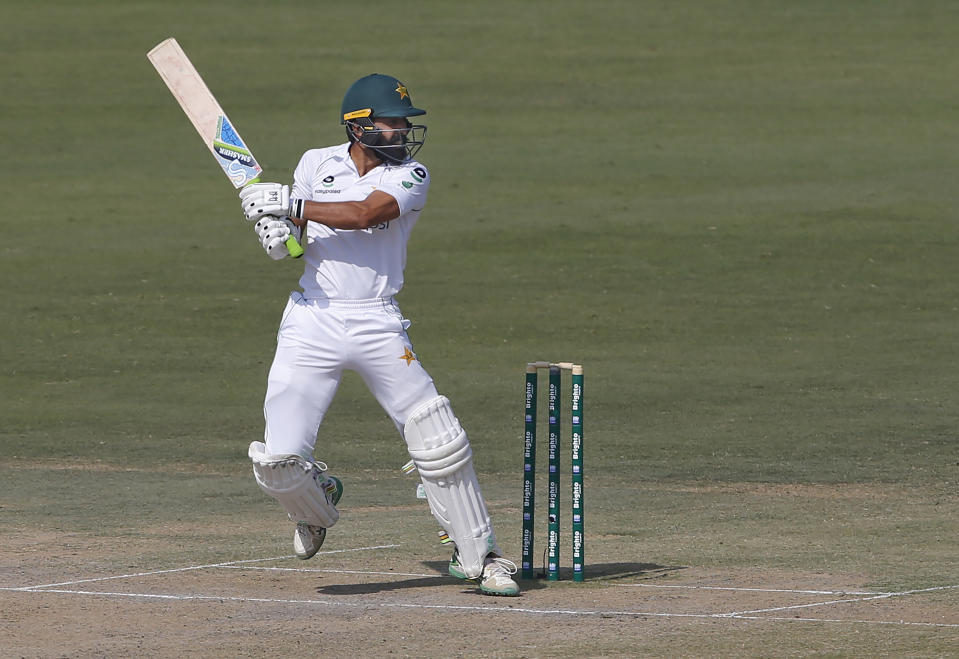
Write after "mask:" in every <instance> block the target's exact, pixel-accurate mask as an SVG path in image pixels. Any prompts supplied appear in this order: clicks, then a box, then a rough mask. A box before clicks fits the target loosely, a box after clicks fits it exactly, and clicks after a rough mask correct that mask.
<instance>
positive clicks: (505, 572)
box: [449, 551, 519, 597]
mask: <svg viewBox="0 0 959 659" xmlns="http://www.w3.org/2000/svg"><path fill="white" fill-rule="evenodd" d="M449 573H450V576H451V577H456V578H457V579H468V577H467V576H466V572H465V571H464V570H463V566H462V565H460V561H459V554H457V553H456V552H455V551H454V552H453V557H452V558H450V565H449ZM514 574H516V564H515V563H514V562H513V561H510V560H507V559H505V558H503V557H501V556H497V555H496V554H489V555H488V556H487V557H486V560H485V561H483V572H482V574H481V575H480V576H479V582H480V586H479V588H480V591H482V592H483V593H485V594H487V595H502V596H505V597H515V596H516V595H519V584H517V583H516V582H515V581H513V578H512V575H514Z"/></svg>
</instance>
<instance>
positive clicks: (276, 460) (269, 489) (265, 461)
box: [249, 442, 340, 529]
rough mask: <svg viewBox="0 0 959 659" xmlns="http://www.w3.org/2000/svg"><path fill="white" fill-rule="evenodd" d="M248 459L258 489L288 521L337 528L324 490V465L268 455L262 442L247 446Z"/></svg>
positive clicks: (333, 509) (334, 514) (330, 504)
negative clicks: (269, 497) (278, 507)
mask: <svg viewBox="0 0 959 659" xmlns="http://www.w3.org/2000/svg"><path fill="white" fill-rule="evenodd" d="M249 456H250V460H252V461H253V475H254V476H255V477H256V482H257V485H259V486H260V489H262V490H263V491H264V492H266V493H267V494H269V495H270V496H271V497H273V498H274V499H276V500H277V501H279V502H280V505H282V506H283V508H284V509H286V512H287V513H289V515H290V519H291V520H293V521H294V522H306V523H307V524H310V525H312V526H321V527H323V528H324V529H328V528H330V527H331V526H333V525H334V524H336V520H338V519H339V518H340V513H339V512H338V511H337V510H336V507H335V506H334V505H333V503H332V501H330V497H329V494H328V493H327V489H326V487H325V485H326V476H325V472H326V465H325V464H323V463H322V462H310V461H309V460H304V459H303V458H302V457H300V456H298V455H270V454H269V453H267V452H266V444H264V443H263V442H253V443H252V444H250V450H249Z"/></svg>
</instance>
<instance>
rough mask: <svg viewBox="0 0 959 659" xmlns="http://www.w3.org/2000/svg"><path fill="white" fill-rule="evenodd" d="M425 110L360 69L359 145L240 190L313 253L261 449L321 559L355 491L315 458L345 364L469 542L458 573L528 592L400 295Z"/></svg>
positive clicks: (261, 476)
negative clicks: (340, 507) (340, 508)
mask: <svg viewBox="0 0 959 659" xmlns="http://www.w3.org/2000/svg"><path fill="white" fill-rule="evenodd" d="M424 114H426V112H425V110H421V109H419V108H417V107H414V106H413V103H412V99H411V98H410V92H409V90H408V89H407V87H406V85H404V84H403V83H402V82H400V81H399V80H397V79H396V78H393V77H391V76H387V75H381V74H378V73H375V74H372V75H368V76H365V77H363V78H360V79H359V80H357V81H356V82H354V83H353V85H352V86H350V88H349V89H348V90H347V92H346V95H345V96H344V98H343V104H342V108H341V114H340V116H341V123H342V124H343V125H344V126H345V127H346V136H347V138H348V141H347V142H346V143H344V144H340V145H338V146H331V147H327V148H322V149H310V150H308V151H307V152H306V153H304V154H303V157H302V158H301V159H300V162H299V164H298V165H297V167H296V170H295V171H294V173H293V186H292V188H290V187H289V186H287V185H281V184H279V183H256V184H253V185H248V186H247V187H245V188H244V189H243V190H242V192H241V193H240V199H241V202H242V206H243V212H244V214H245V216H246V219H248V220H249V221H250V222H253V223H254V228H255V230H256V234H257V237H258V238H259V240H260V243H261V244H262V246H263V249H265V250H266V253H267V254H268V255H269V256H270V257H271V258H273V259H282V258H284V257H286V256H288V255H289V251H288V249H287V246H286V241H287V239H288V238H289V237H290V236H291V235H293V236H295V237H296V238H297V239H298V240H299V241H300V243H301V244H302V246H303V248H304V250H305V253H304V257H303V260H304V269H303V276H302V277H301V278H300V282H299V283H300V288H301V289H302V292H300V291H294V292H293V293H291V294H290V297H289V301H288V302H287V304H286V309H285V310H284V311H283V317H282V320H281V322H280V329H279V333H278V335H277V346H276V355H275V357H274V360H273V365H272V367H271V369H270V375H269V380H268V383H267V391H266V399H265V404H264V416H265V419H266V430H265V433H264V441H262V442H258V441H257V442H253V443H252V444H250V450H249V456H250V459H251V460H252V461H253V473H254V475H255V477H256V481H257V483H258V484H259V486H260V487H261V488H262V489H263V491H264V492H266V493H267V494H269V495H270V496H272V497H274V498H275V499H276V500H277V501H279V503H280V505H281V506H283V508H284V509H285V510H286V512H287V513H288V515H289V517H290V519H291V520H292V521H293V522H295V523H296V528H295V531H294V533H293V549H294V551H295V552H296V555H297V556H298V557H299V558H302V559H308V558H311V557H312V556H313V555H314V554H316V552H317V551H318V550H319V549H320V547H321V546H322V544H323V540H324V539H325V538H326V532H327V529H329V528H330V527H332V526H333V525H334V524H335V523H336V521H337V519H338V518H339V512H337V509H336V504H337V502H338V501H339V500H340V497H341V495H342V493H343V485H342V483H341V482H340V480H339V479H338V478H336V477H334V476H331V475H329V474H328V473H327V466H326V465H325V464H324V463H322V462H319V461H316V460H314V457H313V452H314V447H315V444H316V438H317V431H318V429H319V427H320V424H321V423H322V422H323V416H324V414H325V413H326V411H327V409H328V408H329V406H330V403H331V402H332V400H333V395H334V394H335V392H336V390H337V387H338V386H339V383H340V378H341V377H342V374H343V371H344V370H346V369H349V370H352V371H356V372H358V373H359V374H360V376H361V377H362V378H363V381H364V382H365V383H366V386H367V387H368V388H369V389H370V392H371V393H372V394H373V396H374V397H375V398H376V400H377V401H378V402H379V404H380V405H381V406H382V407H383V409H384V410H385V411H386V413H387V414H388V415H389V416H390V418H391V419H393V422H394V423H395V424H396V427H397V429H398V430H399V431H400V435H401V436H402V437H403V439H404V440H405V441H406V445H407V448H408V450H409V454H410V457H411V458H412V459H413V462H414V463H415V465H416V467H417V469H418V471H419V476H420V478H421V480H422V482H423V485H424V489H425V490H426V497H427V500H428V501H429V506H430V510H431V511H432V513H433V516H434V517H435V518H436V520H437V521H438V522H439V523H440V525H441V526H442V527H443V529H444V530H445V531H446V533H447V534H448V535H449V537H450V538H451V539H452V540H453V542H454V543H455V546H456V548H455V550H454V551H453V556H452V559H451V560H450V564H449V573H450V575H452V576H454V577H457V578H460V579H470V580H477V581H478V582H479V589H480V590H481V591H482V592H484V593H487V594H490V595H507V596H512V595H519V586H518V585H517V583H516V582H515V581H514V580H513V578H512V575H513V574H515V573H516V565H515V564H513V563H512V562H511V561H508V560H506V559H505V558H502V557H501V555H500V549H499V547H498V546H497V543H496V537H495V535H494V534H493V527H492V524H491V522H490V517H489V513H488V512H487V509H486V503H485V501H484V499H483V496H482V494H481V492H480V487H479V483H478V482H477V478H476V473H475V471H474V470H473V459H472V455H473V454H472V451H471V449H470V443H469V440H468V439H467V436H466V432H465V431H464V430H463V428H462V426H461V425H460V422H459V421H458V420H457V418H456V415H455V414H454V413H453V409H452V407H451V406H450V401H449V400H448V399H447V398H446V397H444V396H441V395H439V394H438V393H437V390H436V387H435V385H434V384H433V379H432V378H431V377H430V376H429V374H428V373H427V372H426V370H425V369H424V368H423V366H422V364H421V363H420V361H419V359H417V356H416V353H415V352H414V351H413V346H412V343H411V342H410V339H409V336H408V335H407V332H406V330H407V329H408V328H409V326H410V321H409V320H407V319H406V318H404V317H403V314H402V313H401V312H400V309H399V307H398V306H397V304H396V301H395V300H394V296H395V295H396V294H397V293H399V292H400V290H401V289H402V288H403V269H404V267H405V265H406V245H407V242H408V241H409V238H410V233H411V232H412V231H413V227H414V226H415V225H416V221H417V220H418V219H419V217H420V213H421V212H422V211H423V208H424V206H425V205H426V195H427V191H428V190H429V186H430V177H429V172H428V171H427V169H426V167H424V166H423V165H422V164H420V163H419V162H417V161H416V160H414V159H413V157H414V156H415V155H416V153H417V152H418V151H419V149H420V148H421V147H422V146H423V142H424V139H425V137H426V126H423V125H418V124H417V125H414V124H412V123H411V122H410V117H417V116H420V115H424Z"/></svg>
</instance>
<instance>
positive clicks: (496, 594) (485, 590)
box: [480, 586, 519, 597]
mask: <svg viewBox="0 0 959 659" xmlns="http://www.w3.org/2000/svg"><path fill="white" fill-rule="evenodd" d="M480 592H481V593H483V594H484V595H490V596H492V597H519V591H518V590H517V591H516V592H515V593H505V592H504V593H501V592H498V591H495V590H492V589H490V588H483V586H480Z"/></svg>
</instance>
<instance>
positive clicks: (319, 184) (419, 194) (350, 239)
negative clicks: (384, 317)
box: [291, 143, 430, 300]
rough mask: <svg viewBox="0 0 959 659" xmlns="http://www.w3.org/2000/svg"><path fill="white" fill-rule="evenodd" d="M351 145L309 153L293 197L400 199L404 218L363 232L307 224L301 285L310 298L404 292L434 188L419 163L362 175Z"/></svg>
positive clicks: (295, 178) (299, 170) (384, 167)
mask: <svg viewBox="0 0 959 659" xmlns="http://www.w3.org/2000/svg"><path fill="white" fill-rule="evenodd" d="M349 146H350V145H349V143H346V144H340V145H339V146H331V147H327V148H325V149H310V150H309V151H307V152H306V153H304V154H303V157H302V158H300V163H299V164H298V165H297V166H296V171H294V172H293V191H292V194H291V196H293V197H296V198H298V199H308V200H310V201H318V202H330V201H362V200H363V199H366V198H367V197H368V196H369V195H370V193H372V192H373V191H374V190H382V191H383V192H386V193H387V194H389V195H391V196H392V197H393V198H394V199H396V203H397V204H398V205H399V207H400V216H399V217H398V218H396V219H395V220H392V221H390V222H384V223H382V224H379V225H377V226H375V227H372V228H369V229H362V230H343V229H331V228H330V227H328V226H326V225H323V224H319V223H318V222H309V223H307V235H308V238H307V240H306V241H305V244H304V245H303V247H304V250H305V253H304V255H303V260H304V261H305V264H304V271H303V276H302V277H301V278H300V286H302V287H303V293H304V295H305V296H306V297H308V298H331V299H345V300H369V299H373V298H386V297H391V296H393V295H395V294H396V293H398V292H399V291H400V289H401V288H403V270H404V268H405V267H406V244H407V242H408V241H409V238H410V233H411V232H412V231H413V226H414V225H415V224H416V220H418V219H419V216H420V211H422V210H423V207H424V206H425V205H426V193H427V191H428V190H429V187H430V178H429V173H428V172H427V171H426V167H424V166H423V165H421V164H420V163H418V162H416V161H413V160H411V161H408V162H405V163H403V164H401V165H386V164H382V165H378V166H376V167H374V168H373V169H372V170H371V171H369V172H367V173H366V175H365V176H360V175H359V172H358V171H357V170H356V166H355V165H354V164H353V159H352V158H350V154H349Z"/></svg>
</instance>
